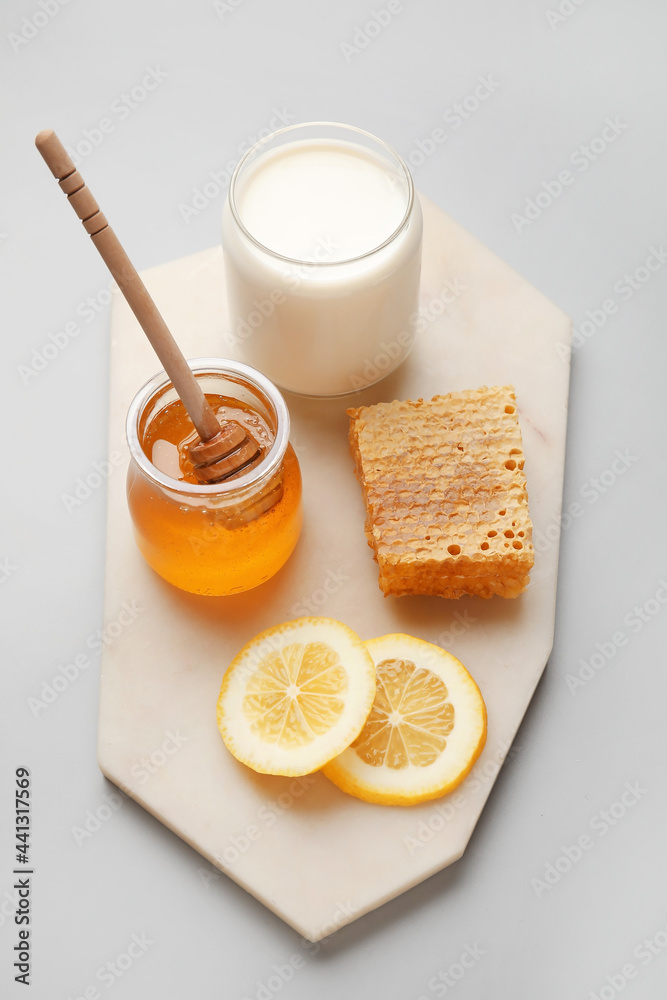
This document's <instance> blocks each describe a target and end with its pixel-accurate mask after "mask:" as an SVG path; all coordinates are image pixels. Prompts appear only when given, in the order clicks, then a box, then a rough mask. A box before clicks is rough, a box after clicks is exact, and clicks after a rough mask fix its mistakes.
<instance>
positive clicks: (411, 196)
mask: <svg viewBox="0 0 667 1000" xmlns="http://www.w3.org/2000/svg"><path fill="white" fill-rule="evenodd" d="M315 127H320V128H324V127H326V128H337V129H347V131H349V132H357V133H358V134H359V135H363V136H365V137H366V138H367V139H372V140H373V142H376V143H377V144H378V145H379V146H382V147H383V148H384V149H385V150H386V151H387V152H388V153H389V154H390V155H391V156H393V157H394V159H396V160H397V161H398V164H399V166H400V168H401V170H402V171H403V175H404V177H405V179H406V181H407V185H408V199H407V206H406V209H405V212H404V214H403V218H402V219H401V221H400V222H399V224H398V226H396V228H395V229H394V230H393V232H391V233H390V234H389V236H388V237H387V238H386V239H385V240H383V241H382V243H379V244H378V245H377V246H376V247H373V248H372V249H371V250H366V251H364V253H361V254H356V255H355V256H354V257H346V258H345V259H344V260H301V259H300V258H299V257H287V256H285V254H282V253H279V252H278V251H277V250H272V249H271V247H267V246H266V244H264V243H262V242H261V240H258V239H257V238H256V237H255V236H253V234H252V233H251V232H250V230H249V229H248V228H247V227H246V225H245V223H244V222H243V221H242V219H241V216H240V213H239V211H238V207H237V204H236V184H237V181H238V178H239V175H240V172H241V170H242V169H243V166H244V164H245V163H246V161H247V160H248V158H249V157H250V156H252V155H253V154H254V153H257V152H258V151H260V150H261V148H262V147H263V146H266V145H267V144H268V143H269V142H271V141H272V140H273V139H275V138H276V137H277V136H279V135H284V134H285V133H286V132H293V131H295V130H296V129H306V128H315ZM227 199H228V201H229V208H230V211H231V213H232V216H233V218H234V221H235V222H236V225H237V226H238V227H239V229H240V230H241V232H242V233H243V234H244V236H246V237H247V238H248V239H249V240H250V242H251V243H253V244H254V245H255V246H256V247H257V248H258V249H259V250H262V251H263V252H264V253H267V254H269V255H270V256H271V257H274V258H276V260H282V261H285V262H286V263H288V264H298V265H299V266H300V267H325V268H326V267H337V266H339V265H340V264H353V263H355V262H356V261H359V260H364V259H365V258H366V257H370V256H372V255H373V254H375V253H378V252H379V251H380V250H384V248H385V247H386V246H388V245H389V244H390V243H392V242H393V241H394V240H395V239H396V237H397V236H398V235H399V234H400V233H401V232H402V230H403V229H405V227H406V226H407V224H408V222H409V221H410V216H411V215H412V208H413V205H414V201H415V185H414V181H413V179H412V174H411V173H410V169H409V167H408V165H407V163H406V162H405V160H404V159H403V157H402V156H401V154H400V153H398V152H397V151H396V150H395V149H394V147H393V146H390V145H389V143H388V142H385V141H384V139H379V138H378V137H377V136H376V135H373V133H372V132H368V131H366V129H363V128H358V126H356V125H345V124H344V123H343V122H325V121H314V122H301V123H297V124H296V125H286V126H285V127H284V128H279V129H276V131H275V132H272V133H271V134H270V135H267V136H265V137H264V138H263V139H260V140H259V141H258V142H256V143H255V144H254V145H252V146H251V147H250V149H248V150H246V152H245V153H244V154H243V156H242V157H241V159H240V160H239V162H238V163H237V164H236V166H235V168H234V172H233V173H232V176H231V180H230V182H229V190H228V192H227Z"/></svg>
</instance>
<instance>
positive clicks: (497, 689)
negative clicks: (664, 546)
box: [99, 198, 571, 941]
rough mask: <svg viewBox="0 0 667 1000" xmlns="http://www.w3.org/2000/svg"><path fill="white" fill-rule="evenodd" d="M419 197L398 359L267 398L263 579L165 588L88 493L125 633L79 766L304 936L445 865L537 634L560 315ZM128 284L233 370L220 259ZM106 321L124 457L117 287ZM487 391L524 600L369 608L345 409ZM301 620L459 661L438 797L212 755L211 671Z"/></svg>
mask: <svg viewBox="0 0 667 1000" xmlns="http://www.w3.org/2000/svg"><path fill="white" fill-rule="evenodd" d="M422 203H423V208H424V260H423V273H422V286H421V308H422V319H423V322H422V324H420V325H421V326H422V327H423V328H422V329H421V332H420V333H419V335H418V338H417V343H416V346H415V348H414V350H413V352H412V354H411V355H410V357H409V358H408V360H407V361H406V362H405V363H404V365H403V366H402V367H401V368H400V369H399V370H398V371H397V372H395V373H394V374H393V375H391V376H389V377H388V378H387V379H385V380H384V381H381V382H379V383H378V384H376V385H375V386H373V387H371V388H370V389H366V390H364V391H363V392H361V393H359V394H355V395H354V396H349V397H345V398H338V399H305V398H300V397H297V396H292V395H290V394H286V398H287V403H288V406H289V409H290V413H291V417H292V428H293V434H292V441H293V444H294V446H295V449H296V451H297V454H298V456H299V459H300V462H301V467H302V471H303V477H304V501H305V526H304V531H303V535H302V537H301V540H300V542H299V544H298V546H297V549H296V551H295V553H294V555H293V556H292V557H291V559H290V560H289V562H288V564H287V565H286V566H285V567H284V569H283V570H281V572H280V573H279V574H278V575H277V576H276V577H274V579H273V580H271V581H269V582H268V583H266V584H264V585H263V586H262V587H260V588H258V589H257V590H255V591H251V592H249V593H247V594H242V595H238V596H234V597H226V598H224V597H223V598H205V597H197V596H194V595H191V594H186V593H184V592H181V591H179V590H177V589H175V588H174V587H171V586H170V585H169V584H167V583H164V582H163V581H162V580H161V579H160V578H159V577H158V576H156V575H155V574H154V573H153V572H152V571H151V570H150V569H149V568H148V566H147V565H146V564H145V563H144V561H143V559H142V557H141V556H140V554H139V552H138V550H137V549H136V547H135V544H134V539H133V536H132V528H131V524H130V518H129V515H128V511H127V506H126V502H125V483H124V475H123V473H122V472H121V471H117V472H115V473H114V474H113V475H111V477H110V479H109V487H108V528H107V564H106V585H105V619H106V621H107V622H112V621H119V620H120V621H121V624H122V623H123V622H124V623H125V624H124V625H123V628H122V631H121V632H120V634H119V635H118V636H117V637H116V638H115V640H114V642H113V644H112V645H111V646H109V647H107V648H106V649H105V652H104V655H103V660H102V677H101V693H100V719H99V763H100V767H101V769H102V771H103V772H104V774H105V775H106V776H107V777H108V778H110V779H111V781H113V782H115V784H116V785H118V786H119V787H120V788H121V789H122V790H123V791H124V792H126V793H127V794H128V795H130V796H131V797H132V798H133V799H135V800H136V801H137V802H139V803H140V804H141V805H142V806H144V808H146V809H147V810H148V811H149V812H151V813H152V814H153V815H154V816H156V817H157V818H158V819H159V820H161V821H162V822H163V823H164V824H165V825H166V826H168V827H169V828H170V829H171V830H173V831H174V832H175V833H177V834H178V835H179V836H180V837H182V838H183V839H184V840H185V841H187V843H189V844H190V845H191V846H192V847H193V848H195V850H197V851H199V852H200V854H202V855H203V856H204V857H205V858H207V859H208V861H210V862H211V864H212V865H214V866H216V867H217V868H219V869H221V870H222V871H224V872H225V873H226V874H227V875H229V876H230V878H233V879H234V880H235V881H236V882H238V883H239V885H241V886H243V887H244V888H245V889H247V891H248V892H250V893H251V894H252V895H253V896H255V897H256V898H257V899H258V900H259V901H260V902H262V903H263V904H264V905H265V906H267V907H269V909H271V910H272V911H273V912H274V913H276V914H278V915H279V916H280V917H282V919H283V920H285V921H286V922H287V923H288V924H290V925H291V926H292V927H294V928H295V929H296V930H297V931H299V932H300V933H301V934H302V935H303V936H304V937H306V938H309V939H310V940H313V941H316V940H319V939H321V938H323V937H326V936H327V935H328V934H330V933H331V932H332V931H333V930H335V929H336V928H338V927H341V926H343V925H344V924H346V923H349V922H350V921H352V920H354V919H356V918H357V917H359V916H361V915H362V914H364V913H367V912H368V911H369V910H372V909H374V908H375V907H377V906H379V905H380V904H381V903H384V902H386V901H387V900H389V899H392V898H393V897H395V896H397V895H399V894H400V893H402V892H404V891H405V890H406V889H409V888H410V887H411V886H414V885H415V884H417V883H418V882H420V881H422V880H423V879H425V878H427V877H428V876H429V875H431V874H433V873H434V872H436V871H439V870H440V869H441V868H444V867H445V866H446V865H449V864H451V863H452V862H453V861H456V860H457V858H459V857H460V856H461V854H462V853H463V851H464V850H465V847H466V844H467V843H468V841H469V839H470V836H471V834H472V831H473V829H474V827H475V824H476V823H477V820H478V819H479V816H480V813H481V811H482V809H483V807H484V803H485V802H486V799H487V798H488V796H489V793H490V791H491V788H492V786H493V782H494V780H495V777H496V775H497V773H498V771H499V767H500V764H501V763H502V761H503V759H504V757H505V755H506V753H507V751H508V749H509V747H510V745H511V743H512V740H513V738H514V735H515V733H516V731H517V729H518V727H519V724H520V722H521V719H522V717H523V715H524V713H525V711H526V708H527V706H528V703H529V702H530V699H531V697H532V694H533V692H534V690H535V687H536V685H537V682H538V680H539V678H540V675H541V673H542V671H543V669H544V667H545V665H546V662H547V657H548V656H549V652H550V650H551V645H552V639H553V627H554V612H555V603H556V581H557V568H558V531H557V530H556V527H555V526H557V525H558V524H559V518H560V511H561V499H562V487H563V464H564V457H565V428H566V417H567V395H568V383H569V357H568V349H567V348H568V345H569V343H570V328H571V324H570V320H569V319H568V318H567V316H565V315H564V313H562V312H561V311H560V309H558V308H557V307H556V306H555V305H553V304H552V303H551V302H550V301H548V300H547V299H546V298H545V297H544V296H543V295H542V294H541V293H540V292H538V291H537V290H536V289H535V288H533V287H532V286H531V285H530V284H529V283H528V282H527V281H525V280H524V279H523V278H521V277H520V276H519V275H518V274H516V273H515V272H514V271H513V270H512V269H511V268H510V267H508V265H507V264H505V263H504V262H503V261H501V260H500V259H499V258H498V257H496V256H495V255H494V254H493V253H491V251H490V250H488V249H487V248H486V247H484V246H483V245H481V244H480V243H479V242H478V241H477V240H476V239H474V238H473V237H472V236H471V235H470V234H468V233H467V232H465V231H464V230H463V229H462V228H461V227H460V226H459V225H457V223H455V222H454V221H453V220H452V219H450V218H449V217H448V216H446V215H445V214H444V213H443V212H442V211H441V210H440V209H438V208H437V207H436V206H435V205H433V204H432V203H430V202H429V201H428V200H427V199H425V198H422ZM144 277H145V280H146V283H147V285H148V287H149V289H150V290H151V292H152V294H153V296H154V298H155V300H156V302H157V303H158V306H159V308H160V309H161V311H162V312H163V314H164V316H165V319H166V320H167V323H168V324H169V325H170V327H171V329H172V331H173V333H174V335H175V337H176V339H177V340H178V342H179V343H180V345H181V347H182V348H183V350H184V353H185V354H186V355H187V356H188V357H204V356H219V357H233V356H235V352H234V348H233V347H232V346H230V342H231V338H230V337H229V332H228V331H229V329H230V327H229V324H228V320H227V314H226V302H225V282H224V275H223V267H222V252H221V250H220V249H219V248H216V249H212V250H205V251H203V252H201V253H197V254H194V255H192V256H190V257H185V258H183V259H181V260H176V261H172V262H171V263H169V264H165V265H163V266H160V267H156V268H153V269H152V270H150V271H147V272H146V273H145V275H144ZM111 327H112V329H111V405H110V435H109V451H110V453H112V452H120V453H121V454H122V455H123V456H124V457H127V454H128V453H127V447H126V444H125V439H124V424H125V415H126V412H127V408H128V406H129V403H130V401H131V399H132V397H133V395H134V394H135V392H136V391H137V389H138V388H139V387H140V386H141V385H142V384H143V383H144V382H145V381H146V380H147V379H148V378H149V377H150V376H151V375H153V374H154V373H155V372H156V371H157V369H158V367H159V365H158V363H157V361H156V358H155V356H154V355H153V353H152V350H151V348H150V346H149V345H148V343H147V341H146V338H145V337H144V335H143V333H142V332H141V331H140V330H139V329H138V327H137V323H136V320H135V319H134V317H133V315H132V314H131V312H130V310H129V308H128V307H127V305H126V304H125V302H124V300H123V299H122V298H121V297H120V295H119V294H118V293H115V296H114V303H113V307H112V317H111ZM369 362H370V363H371V364H373V365H375V366H376V368H377V369H378V370H380V369H381V367H382V365H383V364H386V361H385V360H384V359H383V358H382V357H378V358H374V359H369ZM508 383H511V384H514V385H515V387H516V394H517V401H518V407H519V416H520V422H521V428H522V433H523V443H524V452H525V460H526V461H525V472H526V477H527V482H528V495H529V506H530V513H531V516H532V519H533V524H534V528H535V541H536V554H535V566H534V568H533V571H532V574H531V583H530V586H529V588H528V590H527V591H526V592H525V593H524V594H522V595H521V596H520V597H519V598H517V599H515V600H503V599H502V598H493V599H491V600H490V601H483V600H481V599H476V598H463V599H461V600H459V601H446V600H443V599H441V598H437V597H403V598H384V597H383V596H382V594H381V593H380V590H379V589H378V584H377V567H376V565H375V563H374V561H373V557H372V553H371V550H370V549H369V548H368V546H367V544H366V539H365V536H364V507H363V502H362V498H361V492H360V489H359V485H358V483H357V481H356V479H355V476H354V472H353V464H352V460H351V457H350V454H349V451H348V444H347V416H346V414H345V409H346V407H347V406H350V405H355V406H356V405H360V404H367V403H371V402H376V401H379V400H383V399H410V398H417V397H420V396H422V397H424V398H428V397H430V396H432V395H435V394H437V393H446V392H449V391H452V390H460V389H467V388H473V387H477V386H480V385H484V384H486V385H495V384H500V385H505V384H508ZM114 457H115V458H116V457H117V456H114ZM114 464H118V463H117V462H115V463H114ZM121 464H122V463H121ZM132 602H134V604H133V603H132ZM123 607H125V614H124V617H123V615H121V610H122V609H123ZM128 608H129V609H130V610H129V611H128ZM305 614H324V615H329V616H331V617H334V618H338V619H340V620H341V621H344V622H346V623H347V624H348V625H350V626H351V627H352V628H353V629H355V630H356V631H357V632H358V633H359V634H360V635H361V636H362V637H363V638H370V637H372V636H379V635H384V634H386V633H388V632H407V633H410V634H413V635H417V636H420V637H422V638H424V639H427V640H429V641H431V642H439V643H440V644H441V645H444V646H445V647H446V648H447V649H449V650H450V651H451V652H452V653H454V655H456V656H457V657H459V659H461V660H462V662H463V663H464V664H465V665H466V666H467V667H468V669H469V670H470V672H471V673H472V674H473V676H474V677H475V679H476V680H477V682H478V683H479V686H480V688H481V690H482V693H483V695H484V698H485V700H486V704H487V707H488V714H489V732H488V740H487V744H486V748H485V750H484V752H483V754H482V756H481V757H480V759H479V761H478V762H477V764H476V765H475V768H474V769H473V771H472V773H471V774H470V775H469V777H468V778H467V779H466V781H465V782H464V783H463V784H462V785H461V786H460V788H459V789H458V791H457V792H454V793H452V794H450V795H449V796H445V797H444V798H443V799H441V800H439V801H436V802H429V803H425V804H424V805H422V806H413V807H410V808H400V807H382V806H377V805H370V804H367V803H364V802H360V801H358V800H356V799H354V798H351V797H349V796H346V795H344V794H343V793H342V792H340V791H339V790H338V789H337V788H335V787H334V786H333V785H332V784H330V783H329V782H328V781H327V780H326V778H324V777H323V776H322V775H321V774H317V775H312V776H308V777H306V778H300V779H289V778H278V777H271V776H267V775H259V774H256V773H254V772H253V771H250V770H248V769H246V768H245V767H244V766H243V765H241V764H239V763H238V762H237V761H236V760H235V759H234V758H233V757H232V756H231V755H230V754H229V753H228V752H227V750H226V748H225V746H224V744H223V743H222V740H221V738H220V736H219V733H218V730H217V727H216V720H215V707H216V700H217V695H218V689H219V687H220V681H221V678H222V675H223V672H224V670H225V668H226V666H227V664H228V663H229V661H230V660H231V659H232V657H233V656H234V654H235V653H236V652H237V651H238V650H239V648H240V647H241V646H242V645H243V644H244V643H245V642H246V641H247V640H248V639H250V638H251V637H252V636H253V635H255V634H256V633H257V632H259V631H261V630H262V629H264V628H267V627H269V626H271V625H273V624H276V623H278V622H281V621H285V620H288V619H290V618H295V617H300V616H301V615H305ZM119 616H120V617H119ZM114 631H115V632H118V628H116V629H114ZM139 847H140V845H139ZM149 849H150V847H149V845H148V844H147V845H146V850H149ZM445 902H446V901H445Z"/></svg>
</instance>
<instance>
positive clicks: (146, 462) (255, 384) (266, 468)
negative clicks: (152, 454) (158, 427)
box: [125, 358, 290, 497]
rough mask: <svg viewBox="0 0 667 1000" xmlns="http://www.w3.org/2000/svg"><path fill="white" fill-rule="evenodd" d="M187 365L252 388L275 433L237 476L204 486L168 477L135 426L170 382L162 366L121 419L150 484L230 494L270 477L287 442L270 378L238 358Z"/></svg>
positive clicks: (286, 423)
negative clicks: (266, 409)
mask: <svg viewBox="0 0 667 1000" xmlns="http://www.w3.org/2000/svg"><path fill="white" fill-rule="evenodd" d="M188 365H189V366H190V368H191V369H192V371H193V373H194V374H195V376H197V375H227V376H230V377H231V378H232V380H234V377H236V380H237V381H239V382H240V381H244V382H245V383H246V384H247V385H248V386H249V387H250V388H252V389H256V390H257V391H258V395H260V396H263V397H264V398H265V400H266V402H267V403H268V405H269V406H270V407H271V408H272V409H273V411H274V413H275V417H276V435H275V438H274V441H273V444H272V445H271V447H270V448H269V450H268V451H267V453H266V454H265V455H264V457H263V458H262V460H261V462H260V463H259V464H258V465H256V466H255V467H254V468H253V469H251V470H250V471H249V472H246V473H245V475H243V476H239V477H238V478H237V479H232V480H228V481H223V482H221V483H212V484H211V485H207V486H205V485H196V484H195V483H184V482H183V481H182V480H179V479H172V477H171V476H168V475H166V473H164V472H161V471H160V470H159V469H158V468H157V467H156V466H155V465H153V463H152V462H151V461H150V459H149V458H148V456H147V455H146V452H145V451H144V450H143V448H142V447H141V442H140V441H139V430H138V428H139V420H140V419H141V416H142V414H143V412H144V410H145V408H146V406H147V405H148V403H149V402H150V400H151V399H152V398H153V397H154V396H155V395H156V393H157V392H158V391H159V390H161V389H164V388H165V386H168V385H171V384H172V382H171V379H170V378H169V376H168V375H167V373H166V372H165V371H164V369H162V370H161V371H159V372H157V374H156V375H154V376H153V377H152V378H150V379H149V380H148V382H146V383H145V384H144V385H143V386H142V387H141V389H139V391H138V392H137V394H136V395H135V397H134V399H133V400H132V402H131V403H130V406H129V409H128V411H127V419H126V422H125V433H126V437H127V443H128V446H129V449H130V454H131V456H132V458H133V459H134V461H135V462H136V463H137V465H138V466H139V468H140V469H141V471H142V472H143V473H144V474H145V475H146V476H147V477H148V478H149V479H151V480H152V481H153V482H154V483H156V484H158V485H159V486H163V487H165V488H166V489H169V490H171V491H172V492H174V493H181V494H183V495H187V496H200V497H213V496H215V497H221V496H223V497H224V496H233V495H234V494H235V493H238V492H240V491H242V490H244V489H247V488H248V487H252V486H255V485H256V484H257V483H258V482H260V481H261V480H263V479H265V478H268V477H269V476H272V475H273V474H274V473H275V472H277V471H278V469H279V468H280V464H281V462H282V460H283V458H284V456H285V452H286V450H287V445H288V444H289V432H290V417H289V410H288V409H287V404H286V403H285V400H284V398H283V396H282V394H281V392H280V390H279V389H278V388H277V387H276V386H275V385H274V384H273V382H271V381H270V379H268V378H267V377H266V376H265V375H262V373H261V372H258V371H257V369H256V368H251V367H250V365H246V364H243V363H242V362H241V361H231V360H226V359H222V358H192V359H190V360H188Z"/></svg>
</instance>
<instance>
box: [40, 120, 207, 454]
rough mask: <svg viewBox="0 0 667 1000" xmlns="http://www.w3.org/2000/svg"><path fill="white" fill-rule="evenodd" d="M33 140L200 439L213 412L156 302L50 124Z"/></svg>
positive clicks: (204, 436)
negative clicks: (155, 355)
mask: <svg viewBox="0 0 667 1000" xmlns="http://www.w3.org/2000/svg"><path fill="white" fill-rule="evenodd" d="M35 145H36V146H37V149H38V150H39V152H40V153H41V154H42V156H43V158H44V160H45V161H46V163H47V165H48V167H49V168H50V170H51V173H52V174H53V176H54V177H55V178H56V180H57V181H58V182H59V184H60V187H61V189H62V190H63V191H64V192H65V194H66V195H67V200H68V201H69V203H70V204H71V206H72V208H73V209H74V211H75V212H76V214H77V215H78V216H79V218H80V219H81V221H82V223H83V226H84V229H85V230H86V232H87V233H88V235H89V236H90V238H91V239H92V241H93V243H94V244H95V246H96V247H97V249H98V250H99V252H100V254H101V256H102V258H103V259H104V262H105V263H106V265H107V267H108V268H109V270H110V271H111V274H112V276H113V277H114V279H115V280H116V283H117V285H118V287H119V288H120V290H121V292H122V293H123V295H124V296H125V298H126V299H127V302H128V304H129V306H130V308H131V310H132V312H133V313H134V315H135V316H136V317H137V320H138V321H139V323H140V325H141V327H142V329H143V331H144V333H145V334H146V336H147V337H148V339H149V341H150V342H151V344H152V346H153V348H154V350H155V353H156V354H157V356H158V358H159V359H160V361H161V362H162V367H163V368H164V370H165V371H166V373H167V375H168V376H169V378H170V379H171V381H172V383H173V385H174V387H175V389H176V391H177V393H178V395H179V396H180V397H181V399H182V401H183V405H184V406H185V408H186V410H187V411H188V413H189V415H190V418H191V420H192V422H193V424H194V425H195V427H196V428H197V433H198V434H199V436H200V438H201V439H202V441H209V440H210V439H211V438H213V437H215V436H216V434H218V433H219V432H220V424H219V423H218V420H217V417H216V416H215V413H214V412H213V410H212V409H211V407H210V406H209V404H208V401H207V399H206V397H205V396H204V393H203V392H202V390H201V388H200V387H199V384H198V382H197V380H196V378H195V377H194V375H193V374H192V371H191V370H190V367H189V365H188V363H187V361H186V360H185V358H184V357H183V354H182V352H181V350H180V348H179V346H178V344H177V343H176V341H175V340H174V338H173V337H172V335H171V333H170V331H169V328H168V327H167V324H166V323H165V321H164V319H163V318H162V315H161V314H160V311H159V310H158V307H157V306H156V305H155V302H154V301H153V299H152V298H151V296H150V295H149V293H148V290H147V288H146V286H145V285H144V283H143V281H142V280H141V278H140V277H139V274H138V272H137V271H136V269H135V268H134V265H133V264H132V262H131V260H130V258H129V257H128V256H127V254H126V253H125V250H124V249H123V247H122V246H121V243H120V241H119V239H118V237H117V236H116V234H115V233H114V231H113V229H112V228H111V226H110V225H109V223H108V222H107V220H106V217H105V215H104V213H103V212H102V211H100V206H99V205H98V204H97V202H96V201H95V198H94V197H93V195H92V193H91V192H90V190H89V189H88V188H87V187H86V182H85V181H84V179H83V177H82V176H81V174H80V173H79V171H78V170H77V169H76V167H75V165H74V163H73V162H72V159H71V157H70V156H69V154H68V153H67V150H66V149H65V147H64V146H63V144H62V143H61V141H60V139H59V138H58V136H57V135H56V134H55V132H54V131H53V130H52V129H45V130H44V131H43V132H40V133H39V135H38V136H37V137H36V139H35Z"/></svg>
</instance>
